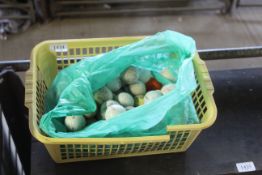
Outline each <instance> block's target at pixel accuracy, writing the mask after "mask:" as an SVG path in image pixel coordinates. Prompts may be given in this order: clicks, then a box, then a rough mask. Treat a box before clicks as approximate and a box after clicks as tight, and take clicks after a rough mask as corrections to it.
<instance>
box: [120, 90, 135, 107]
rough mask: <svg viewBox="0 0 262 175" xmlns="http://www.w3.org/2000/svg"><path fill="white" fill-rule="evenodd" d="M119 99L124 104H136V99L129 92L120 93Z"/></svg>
mask: <svg viewBox="0 0 262 175" xmlns="http://www.w3.org/2000/svg"><path fill="white" fill-rule="evenodd" d="M117 100H118V102H119V103H120V104H121V105H123V106H134V99H133V97H132V96H131V95H130V94H129V93H126V92H121V93H120V94H118V96H117Z"/></svg>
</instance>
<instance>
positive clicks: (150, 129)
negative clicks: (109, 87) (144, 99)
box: [40, 31, 199, 138]
mask: <svg viewBox="0 0 262 175" xmlns="http://www.w3.org/2000/svg"><path fill="white" fill-rule="evenodd" d="M195 52H196V47H195V42H194V40H193V39H192V38H191V37H188V36H185V35H183V34H180V33H177V32H173V31H164V32H160V33H157V34H156V35H153V36H150V37H146V38H144V39H143V40H140V41H138V42H135V43H132V44H130V45H126V46H123V47H120V48H118V49H115V50H113V51H111V52H108V53H105V54H100V55H97V56H94V57H89V58H86V59H83V60H81V61H80V62H78V63H76V64H74V65H71V66H69V67H67V68H65V69H63V70H62V71H60V72H59V73H58V74H57V76H56V78H55V80H54V81H53V83H52V85H51V87H50V88H49V89H48V92H47V94H46V96H45V110H46V113H45V114H44V115H43V116H42V118H41V120H40V128H41V129H42V131H43V132H45V133H46V134H47V135H49V136H51V137H57V138H84V137H134V136H151V135H163V134H166V132H167V131H166V126H167V125H175V124H192V123H198V122H199V120H198V118H197V114H196V111H195V108H194V105H193V102H192V98H191V93H192V92H193V91H194V90H195V88H196V81H195V76H194V68H193V63H192V58H193V56H194V54H195ZM129 66H135V67H139V68H143V69H148V70H151V71H153V72H154V76H155V78H157V79H158V80H159V81H160V82H162V83H164V84H166V83H168V81H167V80H166V79H164V78H163V77H161V75H160V74H159V72H160V71H161V70H162V69H163V68H164V67H168V68H169V69H170V70H171V71H172V73H173V74H174V75H175V76H176V77H177V81H176V89H175V90H174V91H172V92H170V93H168V94H166V95H164V96H162V97H160V98H158V99H156V100H154V101H153V102H151V103H149V104H146V105H142V106H139V107H136V108H134V109H132V110H129V111H127V112H124V113H121V114H120V115H118V116H117V117H115V118H112V119H111V120H107V121H106V120H100V121H97V122H95V123H93V124H91V125H89V126H86V127H85V128H84V129H83V130H81V131H77V132H66V128H65V126H64V124H63V120H64V117H65V116H72V115H74V116H80V115H84V114H88V113H91V112H94V111H96V103H95V101H94V99H93V92H95V91H96V90H98V89H100V88H101V87H103V86H105V85H106V83H108V82H109V81H111V80H113V79H115V78H116V77H118V76H120V74H121V73H122V72H123V71H124V70H125V69H127V68H128V67H129Z"/></svg>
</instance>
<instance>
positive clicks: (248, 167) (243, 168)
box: [236, 161, 256, 173]
mask: <svg viewBox="0 0 262 175" xmlns="http://www.w3.org/2000/svg"><path fill="white" fill-rule="evenodd" d="M236 166H237V170H238V172H240V173H241V172H250V171H256V167H255V165H254V163H253V162H252V161H250V162H241V163H237V164H236Z"/></svg>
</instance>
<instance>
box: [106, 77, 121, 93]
mask: <svg viewBox="0 0 262 175" xmlns="http://www.w3.org/2000/svg"><path fill="white" fill-rule="evenodd" d="M106 86H107V87H108V88H109V89H110V90H111V91H112V92H116V91H118V90H119V89H120V88H121V81H120V79H119V78H116V79H114V80H112V81H110V82H109V83H107V84H106Z"/></svg>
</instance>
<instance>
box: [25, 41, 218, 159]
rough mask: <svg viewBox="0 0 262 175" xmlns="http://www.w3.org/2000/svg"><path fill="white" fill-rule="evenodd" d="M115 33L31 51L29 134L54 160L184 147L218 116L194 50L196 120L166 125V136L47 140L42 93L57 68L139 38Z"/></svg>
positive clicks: (46, 44) (50, 43)
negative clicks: (42, 125)
mask: <svg viewBox="0 0 262 175" xmlns="http://www.w3.org/2000/svg"><path fill="white" fill-rule="evenodd" d="M142 38H143V37H116V38H98V39H81V40H54V41H45V42H42V43H40V44H38V45H37V46H35V48H34V49H33V51H32V54H31V64H30V69H29V70H28V71H27V74H26V82H25V86H26V97H25V104H26V106H27V107H28V109H29V127H30V131H31V133H32V135H33V136H34V137H35V138H36V139H37V140H38V141H40V142H42V143H43V144H44V145H45V147H46V148H47V150H48V152H49V154H50V156H51V157H52V158H53V159H54V161H55V162H58V163H64V162H75V161H83V160H95V159H108V158H116V157H129V156H141V155H151V154H161V153H170V152H183V151H186V150H187V149H188V148H189V146H190V145H191V144H192V142H193V141H194V140H195V139H196V137H197V136H198V135H199V133H200V132H201V131H202V130H203V129H205V128H207V127H209V126H211V125H212V124H213V123H214V121H215V119H216V115H217V109H216V105H215V102H214V99H213V96H212V95H213V92H214V88H213V85H212V82H211V80H210V76H209V73H208V70H207V67H206V65H205V63H204V62H203V61H202V60H201V59H200V58H199V56H198V54H197V53H196V54H195V57H194V59H193V62H194V69H195V75H196V79H197V84H198V87H197V89H196V90H195V92H193V93H192V98H193V101H194V105H195V108H196V111H197V114H198V117H199V119H200V121H201V123H200V124H190V125H174V126H172V125H170V126H167V128H166V129H167V135H162V136H146V137H123V138H50V137H48V136H46V135H44V134H43V133H42V132H41V130H40V129H39V127H38V124H39V119H40V117H41V116H42V114H43V109H44V94H45V93H46V90H47V88H48V87H49V86H50V84H51V82H52V80H53V79H54V78H55V76H56V74H57V72H58V71H59V70H60V69H63V68H65V67H67V66H68V65H70V64H73V63H76V62H77V61H79V60H80V59H81V58H82V57H83V56H93V55H96V54H100V53H104V52H108V51H110V50H112V49H115V48H117V47H119V46H123V45H126V44H129V43H132V42H135V41H138V40H140V39H142Z"/></svg>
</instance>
